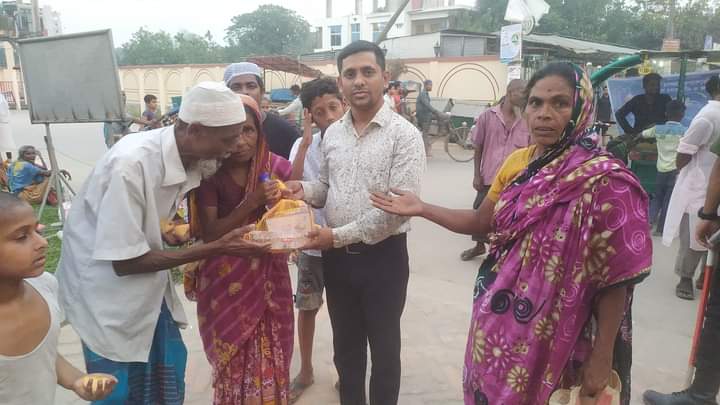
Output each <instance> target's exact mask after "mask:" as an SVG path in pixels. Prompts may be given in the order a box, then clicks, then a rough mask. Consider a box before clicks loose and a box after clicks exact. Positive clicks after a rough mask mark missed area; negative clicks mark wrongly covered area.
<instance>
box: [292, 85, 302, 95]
mask: <svg viewBox="0 0 720 405" xmlns="http://www.w3.org/2000/svg"><path fill="white" fill-rule="evenodd" d="M290 91H292V92H293V93H297V92H299V91H300V86H298V85H297V84H293V85H292V86H290Z"/></svg>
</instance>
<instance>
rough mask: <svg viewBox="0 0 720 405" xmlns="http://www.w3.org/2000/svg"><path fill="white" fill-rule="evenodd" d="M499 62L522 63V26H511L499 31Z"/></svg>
mask: <svg viewBox="0 0 720 405" xmlns="http://www.w3.org/2000/svg"><path fill="white" fill-rule="evenodd" d="M500 61H501V62H502V63H511V62H520V61H522V24H512V25H506V26H504V27H502V29H501V30H500Z"/></svg>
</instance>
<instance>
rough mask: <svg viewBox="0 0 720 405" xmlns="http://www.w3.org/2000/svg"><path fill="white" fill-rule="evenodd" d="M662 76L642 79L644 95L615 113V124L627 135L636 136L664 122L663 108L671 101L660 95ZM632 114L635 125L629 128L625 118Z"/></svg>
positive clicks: (646, 76) (656, 75)
mask: <svg viewBox="0 0 720 405" xmlns="http://www.w3.org/2000/svg"><path fill="white" fill-rule="evenodd" d="M661 83H662V76H660V75H659V74H657V73H650V74H648V75H645V76H644V77H643V88H644V89H645V94H639V95H637V96H635V97H633V98H631V99H630V101H628V102H627V103H625V105H623V106H622V107H620V109H618V110H617V111H616V112H615V117H616V118H617V123H618V125H620V127H622V129H623V131H625V133H626V134H628V135H637V134H639V133H641V132H642V131H644V130H646V129H648V128H650V127H651V126H653V125H655V124H662V123H664V122H665V120H666V118H665V108H666V107H667V103H669V102H670V100H672V98H670V96H669V95H667V94H661V93H660V84H661ZM630 114H632V115H633V117H635V123H634V124H633V125H632V126H631V125H630V123H629V122H628V120H627V116H628V115H630Z"/></svg>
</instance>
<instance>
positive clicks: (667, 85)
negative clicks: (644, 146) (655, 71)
mask: <svg viewBox="0 0 720 405" xmlns="http://www.w3.org/2000/svg"><path fill="white" fill-rule="evenodd" d="M718 73H720V70H712V71H708V72H695V73H688V74H687V75H686V76H685V105H686V106H687V110H686V112H685V118H684V119H683V121H682V122H683V124H685V125H686V126H689V125H690V121H692V119H693V118H695V115H696V114H697V113H698V111H700V109H701V108H703V107H704V106H705V104H707V102H708V99H709V95H708V94H707V92H706V91H705V82H706V81H707V80H708V79H709V78H710V76H712V75H716V74H718ZM679 80H680V75H668V76H664V77H663V81H662V86H661V88H660V92H661V93H665V94H668V95H670V97H672V98H673V99H675V98H676V97H677V91H678V82H679ZM608 92H609V93H610V104H611V105H612V110H613V118H615V116H614V112H615V111H617V110H618V109H620V107H622V106H623V105H624V104H625V103H626V102H628V101H629V100H630V99H631V98H633V97H634V96H636V95H638V94H643V93H644V92H645V90H643V87H642V76H638V77H631V78H627V79H611V80H609V81H608ZM634 119H635V118H634V117H633V116H632V114H630V115H629V116H628V122H630V125H632V124H633V123H634ZM618 131H620V133H623V131H622V128H620V126H619V125H618Z"/></svg>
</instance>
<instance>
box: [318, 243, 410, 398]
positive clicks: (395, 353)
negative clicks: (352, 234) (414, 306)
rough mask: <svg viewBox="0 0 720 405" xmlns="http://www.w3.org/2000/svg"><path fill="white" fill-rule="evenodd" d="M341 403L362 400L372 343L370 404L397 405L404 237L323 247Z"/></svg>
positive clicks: (406, 271) (406, 270) (405, 279)
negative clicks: (329, 248) (368, 354)
mask: <svg viewBox="0 0 720 405" xmlns="http://www.w3.org/2000/svg"><path fill="white" fill-rule="evenodd" d="M323 265H324V275H325V289H326V295H327V307H328V312H329V313H330V322H331V324H332V330H333V348H334V350H335V357H334V360H335V367H336V368H337V371H338V375H339V376H340V403H341V404H342V405H365V404H366V402H367V401H366V396H365V370H366V369H367V346H368V343H369V344H370V355H371V358H372V369H371V376H370V405H395V404H397V401H398V395H399V392H400V317H401V316H402V313H403V309H404V308H405V298H406V295H407V283H408V276H409V273H410V270H409V265H408V252H407V237H406V235H405V234H401V235H397V236H392V237H390V238H388V239H385V240H384V241H382V242H380V243H378V244H377V245H365V244H361V243H360V244H354V245H350V246H348V247H347V248H342V249H332V250H329V251H325V252H323Z"/></svg>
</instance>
